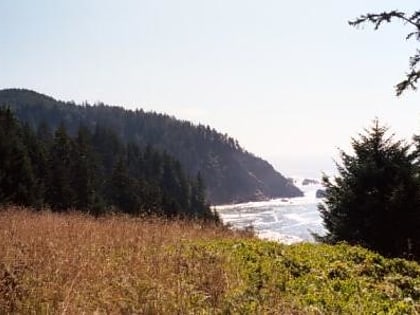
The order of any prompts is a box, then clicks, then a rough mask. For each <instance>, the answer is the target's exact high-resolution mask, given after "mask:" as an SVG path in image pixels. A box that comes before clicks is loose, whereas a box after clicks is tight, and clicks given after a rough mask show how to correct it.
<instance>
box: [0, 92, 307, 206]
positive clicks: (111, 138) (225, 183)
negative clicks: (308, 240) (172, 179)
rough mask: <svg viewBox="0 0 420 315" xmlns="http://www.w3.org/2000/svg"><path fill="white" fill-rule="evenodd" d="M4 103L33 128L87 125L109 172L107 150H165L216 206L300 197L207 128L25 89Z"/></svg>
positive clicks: (1, 99)
mask: <svg viewBox="0 0 420 315" xmlns="http://www.w3.org/2000/svg"><path fill="white" fill-rule="evenodd" d="M3 103H4V104H8V105H9V106H10V108H11V109H12V110H13V112H14V113H15V114H16V117H18V118H19V120H21V121H22V122H25V123H28V124H29V125H30V126H31V127H32V128H35V127H38V126H39V125H40V124H41V123H42V122H46V123H47V124H48V125H49V127H50V128H51V130H52V131H55V130H56V129H57V128H58V127H59V125H60V124H61V123H62V122H63V123H64V124H65V125H66V127H67V131H68V133H69V135H71V136H72V137H75V136H76V135H77V132H78V128H79V126H80V125H81V124H82V125H84V126H86V128H87V129H88V130H89V131H90V132H91V133H93V137H94V140H93V142H94V143H95V144H96V149H97V150H98V151H99V156H100V158H101V159H102V164H103V166H104V168H105V169H107V170H109V169H112V167H113V163H114V162H115V161H113V157H112V154H111V152H114V153H117V152H119V153H122V151H121V150H122V149H123V147H124V146H129V145H131V144H134V145H135V146H137V147H138V148H140V149H141V150H146V148H147V146H148V145H151V146H152V147H153V148H155V149H157V150H159V151H161V152H162V151H166V152H167V154H168V155H170V156H171V157H174V158H175V159H176V160H178V161H179V162H180V163H181V165H182V168H183V170H184V172H185V173H186V175H187V177H191V178H194V177H195V176H196V174H197V173H198V172H200V174H201V177H202V178H203V180H204V181H205V182H206V186H207V191H206V199H207V200H209V201H211V202H212V203H214V204H217V203H218V204H220V203H229V202H234V201H236V202H239V201H249V200H259V199H261V198H275V197H295V196H301V195H302V192H301V191H299V189H297V188H296V187H295V186H294V185H293V184H292V183H290V182H289V181H288V180H287V179H286V178H285V177H284V176H282V175H281V174H279V173H278V172H276V171H275V170H274V169H273V167H272V166H271V165H270V164H269V163H267V162H266V161H264V160H262V159H260V158H257V157H256V156H254V155H252V154H250V153H249V152H246V151H245V150H244V149H243V148H241V147H240V145H239V144H238V142H237V141H236V140H234V139H232V138H230V137H229V136H228V135H226V134H221V133H219V132H217V131H216V130H214V129H212V128H210V127H209V126H203V125H198V126H196V125H193V124H191V123H189V122H187V121H179V120H177V119H175V118H174V117H170V116H168V115H162V114H157V113H153V112H144V111H143V110H136V111H131V110H125V109H123V108H120V107H112V106H106V105H104V104H97V105H95V106H91V105H89V104H84V105H83V106H77V105H75V104H74V103H71V102H68V103H65V102H60V101H56V100H54V99H53V98H51V97H47V96H45V95H41V94H38V93H35V92H32V91H28V90H17V89H10V90H2V91H0V104H3ZM45 131H48V130H45V129H44V130H40V131H39V132H40V133H41V134H44V137H45V138H48V132H45ZM127 167H129V168H130V166H129V165H127ZM179 184H181V185H182V183H179ZM167 202H168V203H171V202H172V200H168V201H167Z"/></svg>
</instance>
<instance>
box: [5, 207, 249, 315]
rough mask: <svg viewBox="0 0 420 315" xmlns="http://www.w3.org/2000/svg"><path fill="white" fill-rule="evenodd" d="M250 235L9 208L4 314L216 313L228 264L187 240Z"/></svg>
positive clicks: (162, 222)
mask: <svg viewBox="0 0 420 315" xmlns="http://www.w3.org/2000/svg"><path fill="white" fill-rule="evenodd" d="M249 237H252V236H250V235H249V234H248V235H247V234H244V233H242V234H240V233H239V232H232V231H230V230H228V229H226V228H223V227H216V226H211V225H202V224H199V223H197V222H185V221H170V222H169V221H166V220H163V219H158V218H148V219H140V218H137V219H136V218H129V217H123V216H112V217H105V218H100V219H95V218H92V217H89V216H86V215H83V214H80V213H72V214H57V213H50V212H38V213H37V212H32V211H29V210H25V209H19V208H13V207H9V208H2V209H0V313H1V314H3V313H21V314H28V313H36V314H81V313H86V314H92V313H98V314H102V313H105V314H114V313H117V314H121V313H124V314H132V313H141V314H187V313H197V312H199V313H207V312H208V313H212V312H213V311H215V312H216V310H220V309H222V308H223V296H224V293H225V292H226V290H227V289H228V286H229V284H228V283H227V281H226V279H227V276H226V274H225V270H224V269H223V267H222V262H221V261H220V258H217V257H212V256H209V255H207V256H206V255H196V256H197V257H186V255H185V253H184V245H183V244H185V243H188V242H190V241H194V242H197V241H198V242H200V241H208V240H222V239H223V240H229V239H238V238H240V239H244V238H249ZM193 256H194V255H193Z"/></svg>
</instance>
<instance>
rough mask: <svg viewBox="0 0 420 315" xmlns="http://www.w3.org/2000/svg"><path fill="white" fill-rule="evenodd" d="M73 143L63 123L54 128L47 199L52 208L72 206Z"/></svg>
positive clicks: (73, 204)
mask: <svg viewBox="0 0 420 315" xmlns="http://www.w3.org/2000/svg"><path fill="white" fill-rule="evenodd" d="M73 156H74V143H73V140H72V139H71V138H70V137H69V136H68V135H67V131H66V129H65V127H64V125H63V124H61V125H60V127H59V128H58V129H57V130H56V132H55V135H54V142H53V144H52V147H51V150H50V152H49V159H48V165H49V176H48V189H47V201H48V204H49V205H50V206H51V208H53V209H54V210H59V211H64V210H67V209H71V208H74V207H75V206H76V204H75V198H76V196H75V191H74V189H73V186H72V170H73Z"/></svg>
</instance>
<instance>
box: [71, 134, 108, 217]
mask: <svg viewBox="0 0 420 315" xmlns="http://www.w3.org/2000/svg"><path fill="white" fill-rule="evenodd" d="M74 142H75V149H74V151H73V161H72V165H73V167H72V174H71V175H72V186H73V189H74V192H75V207H76V208H77V209H79V210H85V211H89V212H94V213H100V212H102V210H103V202H102V200H101V196H100V195H101V192H100V183H101V180H102V178H101V176H100V175H99V171H98V162H97V160H96V159H95V155H94V153H93V148H92V145H91V142H92V135H91V133H90V131H89V130H88V129H87V128H86V127H84V126H81V127H80V128H79V131H78V134H77V137H76V139H75V141H74Z"/></svg>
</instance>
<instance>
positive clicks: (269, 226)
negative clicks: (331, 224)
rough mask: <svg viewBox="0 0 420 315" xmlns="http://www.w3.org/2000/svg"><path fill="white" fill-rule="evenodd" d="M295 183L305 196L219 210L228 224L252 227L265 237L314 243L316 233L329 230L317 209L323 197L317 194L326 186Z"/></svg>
mask: <svg viewBox="0 0 420 315" xmlns="http://www.w3.org/2000/svg"><path fill="white" fill-rule="evenodd" d="M295 183H296V186H298V187H299V188H300V189H301V190H302V191H303V192H304V197H298V198H280V199H273V200H270V201H261V202H249V203H242V204H235V205H224V206H217V207H216V211H217V212H218V213H219V215H220V217H221V219H222V221H223V222H224V223H226V224H230V225H231V226H232V227H233V228H238V229H243V228H246V227H249V226H252V227H253V228H254V230H255V232H256V234H257V235H258V237H260V238H263V239H269V240H273V241H279V242H282V243H286V244H292V243H297V242H302V241H306V242H313V241H314V238H313V236H312V233H317V234H320V235H322V234H324V233H325V229H324V227H323V225H322V218H321V217H320V215H319V212H318V209H317V206H318V204H319V203H320V202H322V199H318V198H316V196H315V194H316V191H317V190H318V189H322V185H321V184H319V183H316V184H307V185H303V180H302V179H298V180H295Z"/></svg>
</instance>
